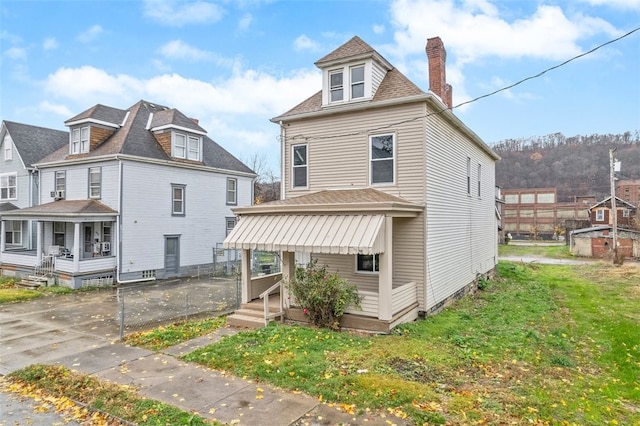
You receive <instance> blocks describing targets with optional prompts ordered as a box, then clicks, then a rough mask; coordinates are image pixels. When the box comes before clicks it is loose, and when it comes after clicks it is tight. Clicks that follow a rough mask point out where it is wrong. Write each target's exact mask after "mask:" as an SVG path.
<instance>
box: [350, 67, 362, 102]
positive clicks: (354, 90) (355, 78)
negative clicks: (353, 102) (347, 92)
mask: <svg viewBox="0 0 640 426" xmlns="http://www.w3.org/2000/svg"><path fill="white" fill-rule="evenodd" d="M355 98H364V65H360V66H357V67H351V99H355Z"/></svg>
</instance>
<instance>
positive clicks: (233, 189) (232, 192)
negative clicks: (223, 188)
mask: <svg viewBox="0 0 640 426" xmlns="http://www.w3.org/2000/svg"><path fill="white" fill-rule="evenodd" d="M236 204H238V179H233V178H227V205H236Z"/></svg>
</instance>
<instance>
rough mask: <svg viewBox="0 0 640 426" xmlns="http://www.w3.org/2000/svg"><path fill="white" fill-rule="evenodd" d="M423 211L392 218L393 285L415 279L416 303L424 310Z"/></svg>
mask: <svg viewBox="0 0 640 426" xmlns="http://www.w3.org/2000/svg"><path fill="white" fill-rule="evenodd" d="M424 220H425V219H424V213H421V214H420V215H418V217H416V218H399V217H398V218H395V219H394V220H393V265H394V266H393V287H394V288H395V287H398V286H401V285H404V284H407V283H409V282H411V281H415V283H416V285H417V288H418V303H419V308H420V310H424V308H425V306H424V302H423V301H424V297H425V296H424V291H425V286H424V284H425V269H424V250H425V249H424Z"/></svg>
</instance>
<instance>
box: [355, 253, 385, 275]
mask: <svg viewBox="0 0 640 426" xmlns="http://www.w3.org/2000/svg"><path fill="white" fill-rule="evenodd" d="M379 271H380V256H379V255H377V254H359V255H357V256H356V272H364V273H370V274H377V273H378V272H379Z"/></svg>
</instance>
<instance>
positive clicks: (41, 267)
mask: <svg viewBox="0 0 640 426" xmlns="http://www.w3.org/2000/svg"><path fill="white" fill-rule="evenodd" d="M54 269H55V258H54V257H53V256H43V257H42V260H41V261H40V263H37V264H36V266H35V267H34V268H33V275H35V276H36V277H44V276H46V275H50V274H51V273H52V272H53V271H54Z"/></svg>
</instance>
